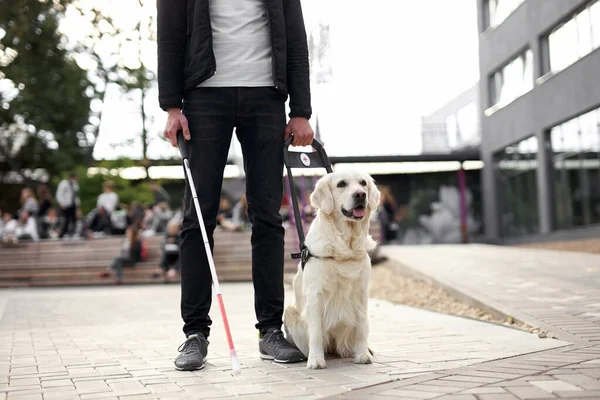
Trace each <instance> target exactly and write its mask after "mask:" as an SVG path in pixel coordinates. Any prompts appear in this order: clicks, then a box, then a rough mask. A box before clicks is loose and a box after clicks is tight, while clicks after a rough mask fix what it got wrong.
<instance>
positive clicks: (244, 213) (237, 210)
mask: <svg viewBox="0 0 600 400" xmlns="http://www.w3.org/2000/svg"><path fill="white" fill-rule="evenodd" d="M231 222H232V223H233V224H234V225H235V226H236V227H237V229H238V230H244V229H247V228H249V227H250V220H249V219H248V201H247V200H246V195H245V194H243V195H242V196H241V197H240V200H239V201H238V202H237V203H236V204H235V206H233V209H232V211H231Z"/></svg>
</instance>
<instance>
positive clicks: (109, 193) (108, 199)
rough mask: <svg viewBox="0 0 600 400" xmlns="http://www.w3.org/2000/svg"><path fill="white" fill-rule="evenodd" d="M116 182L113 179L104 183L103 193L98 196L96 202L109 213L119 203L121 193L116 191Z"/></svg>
mask: <svg viewBox="0 0 600 400" xmlns="http://www.w3.org/2000/svg"><path fill="white" fill-rule="evenodd" d="M113 189H114V184H113V182H112V181H106V182H104V183H103V184H102V190H103V191H102V193H101V194H100V196H98V201H97V202H96V207H98V208H100V207H102V208H104V210H106V212H107V213H108V215H109V216H110V214H111V213H112V212H113V211H114V210H115V209H116V208H117V206H118V205H119V195H118V194H116V193H115V192H114V191H113Z"/></svg>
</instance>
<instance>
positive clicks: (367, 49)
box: [63, 0, 479, 159]
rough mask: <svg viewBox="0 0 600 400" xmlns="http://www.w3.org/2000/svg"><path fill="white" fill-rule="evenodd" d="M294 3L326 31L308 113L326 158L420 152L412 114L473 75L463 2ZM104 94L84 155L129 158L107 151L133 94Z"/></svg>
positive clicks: (160, 123) (163, 150)
mask: <svg viewBox="0 0 600 400" xmlns="http://www.w3.org/2000/svg"><path fill="white" fill-rule="evenodd" d="M82 1H84V2H85V1H87V2H90V3H92V2H95V3H98V4H102V5H103V11H104V12H107V13H110V14H111V15H112V16H113V18H116V20H117V23H121V24H125V25H127V24H128V23H130V22H129V21H131V19H130V18H128V16H130V15H133V14H134V13H139V12H140V10H139V8H137V0H82ZM155 4H156V3H155V1H146V7H145V8H144V10H143V12H144V15H153V14H155ZM302 7H303V10H304V18H305V24H306V26H307V31H309V32H310V30H311V29H312V27H313V26H314V25H315V24H317V23H318V22H319V20H321V21H323V22H325V23H329V25H330V32H331V54H330V59H331V62H332V69H333V79H332V82H331V83H328V84H325V85H318V86H317V87H313V89H312V97H313V101H312V105H313V115H314V116H315V117H316V116H318V119H319V126H320V131H321V136H322V139H323V141H324V143H325V145H326V149H327V152H328V154H329V155H330V156H332V155H334V156H358V155H391V154H417V153H420V151H421V137H420V121H421V116H423V115H427V114H429V113H431V112H432V111H433V110H435V109H436V108H438V107H440V106H441V105H443V104H445V103H446V102H447V101H449V100H450V99H452V98H453V97H455V96H456V95H458V94H460V93H461V92H462V91H464V90H465V89H467V88H469V87H470V86H472V85H473V84H475V83H476V82H477V81H478V79H479V74H478V37H477V17H476V2H475V1H473V0H452V1H448V0H430V1H426V2H425V1H417V0H370V1H369V2H365V1H359V0H344V1H343V2H340V1H339V0H302ZM81 22H82V20H81V18H80V17H78V16H76V15H75V14H73V13H69V14H68V16H67V18H66V20H65V21H64V23H63V30H64V32H65V33H66V34H67V35H68V36H69V37H71V38H76V37H78V35H81V34H82V32H83V30H82V29H83V28H82V27H83V26H84V24H82V23H81ZM143 58H144V63H145V64H146V65H147V66H149V67H150V68H156V47H155V44H153V43H149V44H146V45H145V46H144V56H143ZM82 63H83V61H82ZM108 94H109V95H108V101H107V102H106V103H105V105H104V113H103V118H102V123H101V128H100V136H99V139H98V143H97V145H96V148H95V151H94V156H95V157H96V158H98V159H112V158H116V157H119V156H129V157H132V158H139V157H140V155H141V142H139V141H137V143H135V144H134V145H130V146H116V148H115V147H114V145H115V144H119V143H122V142H123V141H124V140H126V139H128V138H134V137H136V136H139V133H140V119H141V117H140V116H139V112H138V108H139V105H140V101H139V96H138V98H137V99H136V98H134V99H133V100H132V99H125V98H123V95H122V94H121V93H120V92H119V90H118V88H115V87H109V90H108ZM157 96H158V93H157V91H156V89H153V90H151V91H150V93H149V98H148V100H147V102H146V105H145V107H146V112H147V113H148V114H150V115H151V116H152V117H153V121H152V123H151V126H150V130H151V136H153V137H157V136H159V135H160V134H161V133H162V129H163V127H164V123H165V121H166V114H165V113H164V112H163V111H162V110H160V108H159V107H158V98H157ZM315 120H316V118H313V119H312V120H311V123H312V124H313V126H314V122H315ZM238 149H239V146H238V145H235V150H238ZM235 150H234V151H235ZM175 154H177V152H176V151H175V149H172V148H170V145H169V144H167V143H166V142H163V141H162V140H160V139H156V140H153V141H152V142H151V143H150V146H149V157H150V158H155V157H169V156H172V155H175Z"/></svg>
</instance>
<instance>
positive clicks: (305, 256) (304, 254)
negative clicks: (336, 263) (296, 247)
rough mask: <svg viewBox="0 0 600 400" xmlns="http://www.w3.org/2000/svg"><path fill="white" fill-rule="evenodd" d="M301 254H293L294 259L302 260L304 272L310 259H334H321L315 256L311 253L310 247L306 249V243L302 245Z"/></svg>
mask: <svg viewBox="0 0 600 400" xmlns="http://www.w3.org/2000/svg"><path fill="white" fill-rule="evenodd" d="M300 248H301V250H300V253H292V258H293V259H294V260H297V259H300V265H301V267H302V271H304V266H305V265H306V263H307V262H308V259H309V258H311V257H314V258H333V257H319V256H316V255H314V254H313V253H311V252H310V250H309V249H308V247H306V245H305V244H304V243H302V244H301V245H300Z"/></svg>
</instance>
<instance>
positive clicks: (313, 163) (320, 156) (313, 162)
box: [283, 136, 333, 271]
mask: <svg viewBox="0 0 600 400" xmlns="http://www.w3.org/2000/svg"><path fill="white" fill-rule="evenodd" d="M292 140H293V136H292V137H290V138H289V139H287V140H286V141H285V144H284V146H283V159H284V162H285V166H286V169H287V173H288V180H289V183H290V192H291V197H292V206H293V208H294V222H295V225H296V229H297V231H298V239H299V240H300V252H299V253H292V259H294V260H298V259H300V260H301V266H302V270H303V271H304V266H305V265H306V263H307V262H308V260H309V259H310V258H311V257H314V258H333V257H319V256H316V255H314V254H313V253H311V252H310V250H309V249H308V247H306V244H305V243H304V231H303V230H302V217H301V214H300V207H298V198H297V197H298V196H297V194H296V187H295V185H294V178H293V176H292V168H325V170H326V171H327V173H328V174H329V173H332V172H333V168H332V167H331V162H330V161H329V158H328V157H327V153H325V150H324V149H323V145H321V143H320V142H319V141H318V140H316V139H313V142H312V147H313V149H315V150H316V151H315V152H312V153H304V152H296V151H289V147H290V145H291V144H292Z"/></svg>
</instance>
